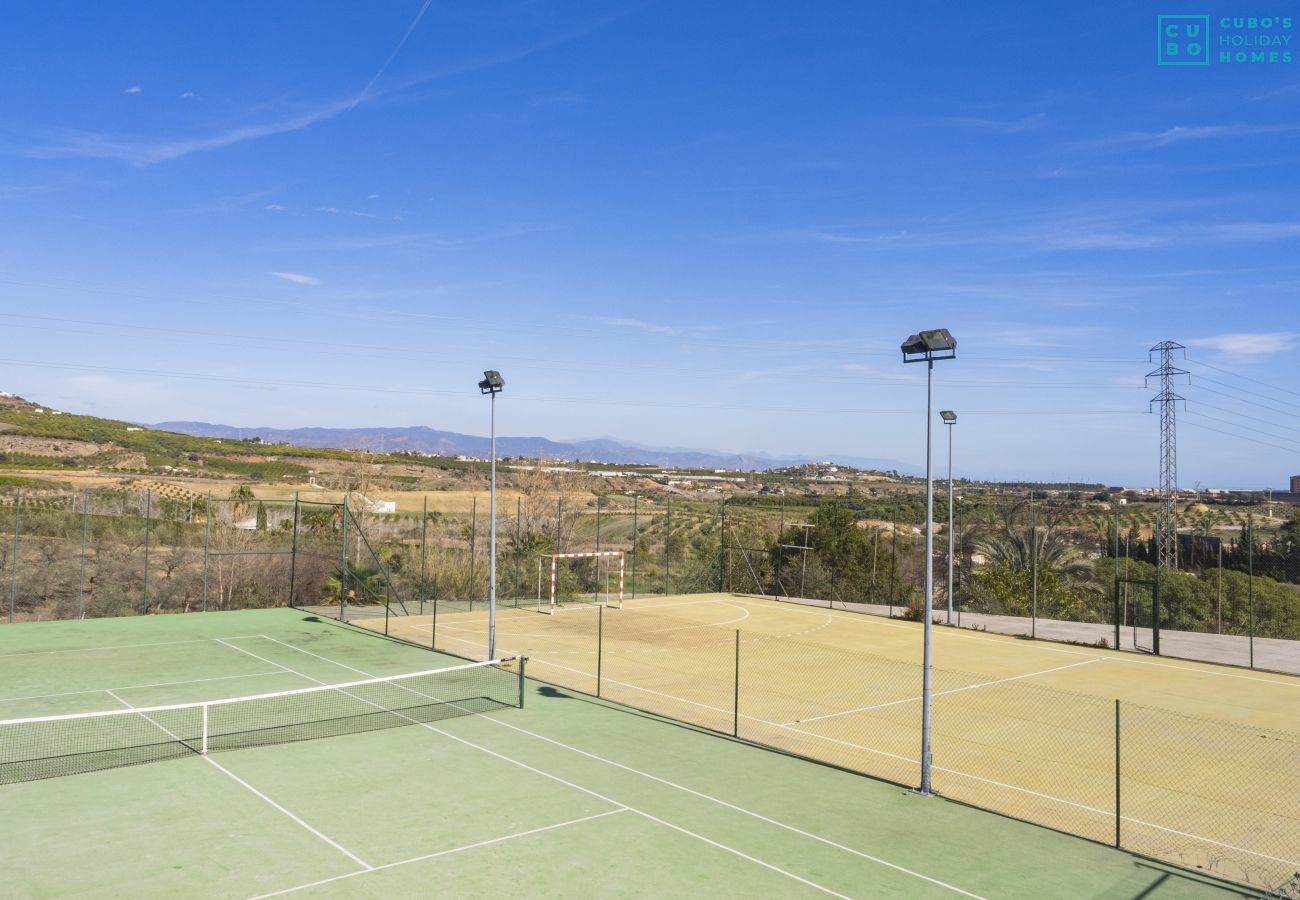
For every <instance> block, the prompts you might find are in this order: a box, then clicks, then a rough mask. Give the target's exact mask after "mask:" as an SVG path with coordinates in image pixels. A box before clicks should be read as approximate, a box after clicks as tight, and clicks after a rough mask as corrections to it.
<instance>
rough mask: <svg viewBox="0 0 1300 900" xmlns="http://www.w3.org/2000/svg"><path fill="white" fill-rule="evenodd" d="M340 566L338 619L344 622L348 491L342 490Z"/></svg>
mask: <svg viewBox="0 0 1300 900" xmlns="http://www.w3.org/2000/svg"><path fill="white" fill-rule="evenodd" d="M341 563H342V567H341V568H340V569H339V621H340V622H346V621H347V616H348V581H349V579H348V492H347V491H344V492H343V553H342V556H341Z"/></svg>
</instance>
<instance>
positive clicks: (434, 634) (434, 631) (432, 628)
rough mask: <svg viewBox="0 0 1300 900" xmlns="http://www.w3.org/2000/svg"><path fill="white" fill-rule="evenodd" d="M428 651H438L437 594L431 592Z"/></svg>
mask: <svg viewBox="0 0 1300 900" xmlns="http://www.w3.org/2000/svg"><path fill="white" fill-rule="evenodd" d="M429 649H430V650H437V649H438V592H437V591H434V592H433V622H432V623H430V625H429Z"/></svg>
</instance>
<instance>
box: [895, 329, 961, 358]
mask: <svg viewBox="0 0 1300 900" xmlns="http://www.w3.org/2000/svg"><path fill="white" fill-rule="evenodd" d="M902 351H903V362H929V361H931V360H936V359H955V358H956V356H957V339H956V338H954V337H953V336H952V333H951V332H950V331H948V329H947V328H935V329H932V330H930V331H921V332H918V333H917V334H914V335H911V336H910V337H908V339H907V340H905V341H903V345H902ZM936 354H943V355H942V356H940V355H936Z"/></svg>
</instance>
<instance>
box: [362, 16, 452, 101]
mask: <svg viewBox="0 0 1300 900" xmlns="http://www.w3.org/2000/svg"><path fill="white" fill-rule="evenodd" d="M432 2H433V0H424V3H423V4H422V5H421V6H420V11H419V12H417V13H416V14H415V18H414V19H412V20H411V24H410V25H408V26H406V33H405V34H403V35H402V39H401V40H400V41H398V42H397V46H396V47H394V48H393V52H392V53H389V54H388V58H387V59H385V60H384V64H383V65H382V66H380V67H379V70H378V71H377V72H375V74H374V75H372V76H371V77H370V80H369V81H368V82H366V86H365V87H364V88H362V89H361V93H359V94H357V96H356V99H355V100H353V101H352V106H349V107H348V109H353V108H354V107H356V105H357V104H358V103H361V102H363V101H364V100H366V98H367V97H369V96H370V89H371V88H373V87H374V86H375V82H376V81H378V80H379V79H380V77H381V76H382V75H383V74H384V73H385V72H386V71H388V67H389V65H391V64H392V62H393V60H395V59H396V58H397V54H398V53H401V52H402V48H403V47H405V46H406V41H407V39H409V38H410V36H411V33H412V32H414V31H415V27H416V26H417V25H419V24H420V20H421V19H423V18H424V14H425V13H426V12H428V11H429V4H430V3H432Z"/></svg>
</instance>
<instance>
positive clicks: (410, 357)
mask: <svg viewBox="0 0 1300 900" xmlns="http://www.w3.org/2000/svg"><path fill="white" fill-rule="evenodd" d="M0 318H5V319H20V320H28V321H38V322H51V323H55V324H57V325H77V326H84V328H85V329H95V330H76V329H73V328H64V327H55V328H46V327H44V326H40V325H31V324H26V323H24V322H17V323H13V324H11V325H10V326H9V327H11V328H26V329H30V330H35V331H53V332H56V333H59V334H93V335H96V336H100V337H102V336H103V329H105V328H119V329H124V330H128V331H142V332H147V333H152V334H162V335H176V336H179V337H185V338H187V339H188V338H205V339H211V338H217V339H221V340H225V341H229V343H225V344H216V343H208V344H207V347H208V348H217V347H221V348H224V349H250V348H253V347H256V346H258V345H259V344H263V345H266V346H296V347H305V348H310V349H313V350H320V349H322V348H333V349H338V350H342V351H346V352H347V353H349V354H350V355H351V356H352V357H353V358H360V357H365V358H368V359H383V360H406V361H410V362H419V363H422V364H423V363H427V362H428V355H427V354H422V353H419V352H417V351H414V350H412V349H410V348H404V347H391V346H379V345H374V344H356V343H344V342H338V341H316V340H307V339H301V338H296V339H295V338H278V337H266V336H257V337H250V336H247V335H239V334H230V333H226V332H216V331H203V330H199V329H192V328H165V327H162V326H157V325H137V324H133V323H127V322H112V321H103V320H94V319H69V318H61V317H55V316H33V315H27V314H22V313H0ZM440 358H441V359H443V360H447V359H457V358H460V359H465V360H467V361H470V360H474V359H477V357H471V356H468V355H467V356H464V357H456V356H454V355H442V356H440ZM498 359H499V360H500V361H507V362H521V363H526V364H528V365H531V366H534V367H537V368H541V369H549V370H555V371H565V372H571V371H572V370H573V366H572V365H570V364H567V363H557V362H554V361H553V360H548V359H540V358H538V357H528V356H501V357H498ZM620 367H621V368H623V369H627V370H635V371H644V372H654V373H655V374H657V375H659V376H660V377H669V378H672V377H683V378H689V377H692V376H694V375H712V374H717V373H733V374H734V372H735V369H734V368H731V367H721V366H718V367H681V366H673V367H671V368H670V369H665V368H664V367H663V366H648V365H647V366H638V365H636V364H635V363H621V364H620ZM805 368H806V370H807V373H811V372H813V371H814V369H815V368H816V367H814V366H812V365H807V366H806V367H805ZM799 374H801V373H800V372H796V371H791V372H784V373H783V372H772V373H763V375H762V378H763V379H764V380H767V379H780V378H790V377H794V376H797V375H799ZM817 380H818V381H821V382H833V383H838V384H882V385H911V384H919V383H920V382H918V381H914V380H913V379H911V378H902V377H896V378H883V377H882V378H873V377H871V376H867V375H862V376H854V375H824V374H821V373H820V372H818V374H817ZM950 384H952V385H953V386H960V387H971V388H986V387H1015V388H1017V389H1021V388H1038V389H1053V388H1063V389H1071V390H1072V389H1086V390H1098V389H1112V390H1141V389H1142V385H1140V384H1136V383H1135V384H1131V385H1128V384H1113V383H1100V382H1085V381H1038V382H1020V381H984V380H954V381H951V382H950Z"/></svg>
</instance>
